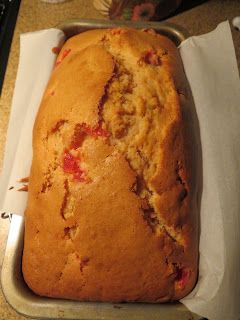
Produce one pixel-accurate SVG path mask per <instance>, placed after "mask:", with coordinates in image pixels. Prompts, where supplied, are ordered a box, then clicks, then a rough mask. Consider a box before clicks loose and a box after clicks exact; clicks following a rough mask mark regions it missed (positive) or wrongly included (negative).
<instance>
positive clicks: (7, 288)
mask: <svg viewBox="0 0 240 320" xmlns="http://www.w3.org/2000/svg"><path fill="white" fill-rule="evenodd" d="M113 27H134V28H138V29H142V28H153V29H155V30H156V31H157V32H158V33H160V34H163V35H165V36H168V37H169V38H170V39H171V40H173V41H174V43H175V44H176V45H177V46H178V45H179V44H180V43H181V42H182V41H183V40H184V39H186V38H187V37H188V36H189V34H188V32H187V31H186V30H184V29H183V28H181V27H178V26H176V25H173V24H170V23H157V22H149V23H136V24H132V23H130V22H122V21H121V22H120V21H101V20H71V21H67V22H64V23H61V24H59V25H58V26H57V28H59V29H62V30H63V31H64V33H65V34H66V37H67V38H69V37H71V36H73V35H75V34H78V33H81V32H83V31H87V30H91V29H96V28H113ZM23 235H24V218H23V217H20V216H17V215H12V220H11V225H10V230H9V236H8V241H7V246H6V252H5V257H4V261H3V265H2V274H1V282H2V289H3V293H4V295H5V298H6V300H7V301H8V303H9V304H10V305H11V306H12V307H13V308H14V309H15V310H16V311H17V312H19V313H21V314H23V315H25V316H28V317H34V318H49V319H51V318H53V319H92V320H93V319H106V320H107V319H109V320H110V319H111V320H114V319H126V320H127V319H131V320H143V319H148V320H153V319H154V320H157V319H162V320H199V319H202V318H201V317H199V316H198V315H194V314H192V313H191V312H190V311H189V310H188V309H187V308H186V307H184V306H183V305H182V304H181V303H172V304H144V303H122V304H121V303H119V304H112V303H97V302H78V301H71V300H64V299H51V298H45V297H40V296H37V295H36V294H34V293H33V292H32V291H31V290H30V289H29V288H28V287H27V285H26V284H25V282H24V279H23V275H22V272H21V259H22V250H23Z"/></svg>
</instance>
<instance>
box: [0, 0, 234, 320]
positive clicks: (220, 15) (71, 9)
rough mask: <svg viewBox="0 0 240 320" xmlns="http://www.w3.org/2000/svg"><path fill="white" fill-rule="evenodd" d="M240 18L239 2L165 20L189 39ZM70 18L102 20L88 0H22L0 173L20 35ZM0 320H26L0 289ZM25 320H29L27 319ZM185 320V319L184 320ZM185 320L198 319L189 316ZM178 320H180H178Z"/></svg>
mask: <svg viewBox="0 0 240 320" xmlns="http://www.w3.org/2000/svg"><path fill="white" fill-rule="evenodd" d="M235 16H240V2H239V0H235V1H234V0H224V1H220V0H212V1H211V0H210V1H207V2H205V3H204V4H202V5H200V6H197V7H195V8H193V9H191V10H188V11H186V12H184V13H181V14H179V15H177V16H175V17H172V18H170V19H168V21H170V22H174V23H176V24H179V25H181V26H183V27H185V28H186V29H187V30H188V31H189V33H190V34H191V35H198V34H202V33H207V32H209V31H211V30H213V29H214V28H215V27H216V26H217V25H218V24H219V23H220V22H222V21H224V20H227V19H228V20H229V21H230V22H231V21H232V19H233V18H234V17H235ZM72 18H85V19H86V18H87V19H93V18H94V19H102V18H103V17H102V16H101V15H100V13H98V12H97V11H96V10H95V9H94V7H93V5H92V1H90V0H69V1H66V2H64V3H61V4H48V3H44V2H41V1H40V0H34V1H32V0H22V2H21V6H20V10H19V15H18V19H17V23H16V28H15V32H14V37H13V41H12V46H11V51H10V56H9V60H8V66H7V70H6V74H5V80H4V85H3V90H2V95H1V97H0V172H1V168H2V162H3V154H4V145H5V139H6V132H7V126H8V119H9V115H10V110H11V100H12V95H13V90H14V83H15V78H16V72H17V66H18V58H19V36H20V34H21V33H25V32H29V31H35V30H40V29H46V28H50V27H53V26H55V25H57V24H58V23H59V22H61V21H64V20H66V19H72ZM232 36H233V41H234V45H235V50H236V57H237V62H238V68H239V69H240V32H239V31H237V30H235V29H234V28H232ZM8 229H9V221H8V220H0V269H1V265H2V260H3V256H4V250H5V246H6V239H7V234H8ZM0 319H1V320H3V319H8V320H13V319H27V318H25V317H23V316H20V315H19V314H18V313H17V312H16V311H14V310H13V309H12V308H11V307H10V306H9V305H8V303H7V302H6V300H5V298H4V296H3V293H2V290H1V288H0ZM28 319H29V318H28ZM184 319H185V318H184ZM189 319H199V318H198V317H197V316H194V315H191V314H190V313H189ZM178 320H181V319H180V318H178Z"/></svg>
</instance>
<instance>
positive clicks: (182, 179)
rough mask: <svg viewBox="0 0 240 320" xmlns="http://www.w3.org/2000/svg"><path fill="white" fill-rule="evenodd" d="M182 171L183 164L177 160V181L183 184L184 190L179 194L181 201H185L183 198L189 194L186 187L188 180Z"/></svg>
mask: <svg viewBox="0 0 240 320" xmlns="http://www.w3.org/2000/svg"><path fill="white" fill-rule="evenodd" d="M181 171H182V165H181V163H180V162H179V161H178V162H177V166H176V174H177V181H178V182H179V183H180V184H181V185H182V186H183V190H182V191H181V193H180V195H179V201H180V202H183V200H184V199H185V198H186V197H187V195H188V191H187V188H186V182H185V181H184V177H183V175H182V173H181Z"/></svg>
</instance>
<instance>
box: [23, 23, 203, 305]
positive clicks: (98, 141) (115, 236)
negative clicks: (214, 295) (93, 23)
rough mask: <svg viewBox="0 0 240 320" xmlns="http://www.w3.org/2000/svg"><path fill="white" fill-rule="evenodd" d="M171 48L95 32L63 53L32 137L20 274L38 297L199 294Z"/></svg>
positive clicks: (192, 200) (181, 81)
mask: <svg viewBox="0 0 240 320" xmlns="http://www.w3.org/2000/svg"><path fill="white" fill-rule="evenodd" d="M186 92H187V84H186V79H185V76H184V72H183V68H182V63H181V60H180V57H179V54H178V51H177V49H176V47H175V46H174V45H173V43H172V42H171V41H170V40H168V39H167V38H165V37H163V36H160V35H157V34H155V33H154V32H152V31H146V30H145V31H137V30H131V29H112V30H93V31H88V32H85V33H82V34H80V35H77V36H75V37H72V38H70V39H69V40H68V41H67V42H66V43H65V45H64V46H63V48H62V50H61V52H60V54H59V56H58V58H57V62H56V66H55V68H54V71H53V73H52V76H51V78H50V81H49V83H48V86H47V88H46V90H45V93H44V96H43V99H42V103H41V106H40V109H39V112H38V115H37V118H36V121H35V126H34V130H33V161H32V168H31V174H30V183H29V197H28V204H27V209H26V212H25V241H24V253H23V274H24V278H25V280H26V282H27V284H28V286H29V287H30V288H31V289H32V290H33V291H34V292H36V293H37V294H39V295H44V296H50V297H63V298H72V299H77V300H92V301H145V302H164V301H169V300H178V299H180V298H182V297H184V296H185V295H186V294H187V293H188V292H190V291H191V290H192V288H193V286H194V284H195V282H196V277H197V262H198V261H197V259H198V243H197V239H198V231H197V230H198V229H197V217H196V213H195V211H196V210H195V209H196V208H195V207H196V188H195V186H194V181H193V178H192V177H193V174H192V164H191V162H192V159H191V156H190V153H189V152H188V148H189V145H190V143H191V142H190V136H189V133H188V132H186V126H185V122H184V121H185V120H184V112H185V111H186V110H185V109H186V105H187V99H188V98H187V94H186Z"/></svg>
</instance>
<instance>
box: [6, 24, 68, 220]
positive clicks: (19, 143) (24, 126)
mask: <svg viewBox="0 0 240 320" xmlns="http://www.w3.org/2000/svg"><path fill="white" fill-rule="evenodd" d="M64 40H65V39H64V34H63V32H62V31H61V30H58V29H48V30H42V31H37V32H33V33H25V34H22V35H21V37H20V60H19V66H18V72H17V78H16V83H15V89H14V94H13V100H12V108H11V114H10V120H9V126H8V132H7V142H6V148H5V155H4V162H3V170H2V172H1V176H0V210H1V212H11V213H16V214H20V215H23V213H24V210H25V206H26V201H27V192H19V191H18V189H20V188H21V187H23V183H19V182H18V181H19V180H20V179H22V178H25V177H28V176H29V169H30V166H31V159H32V128H33V122H34V119H35V116H36V113H37V111H38V107H39V104H40V102H41V98H42V94H43V91H44V89H45V87H46V84H47V82H48V79H49V77H50V74H51V72H52V69H53V66H54V63H55V60H56V55H55V54H53V52H52V48H54V47H56V46H61V45H62V43H63V42H64ZM11 187H14V188H13V189H11V190H9V188H11Z"/></svg>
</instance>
